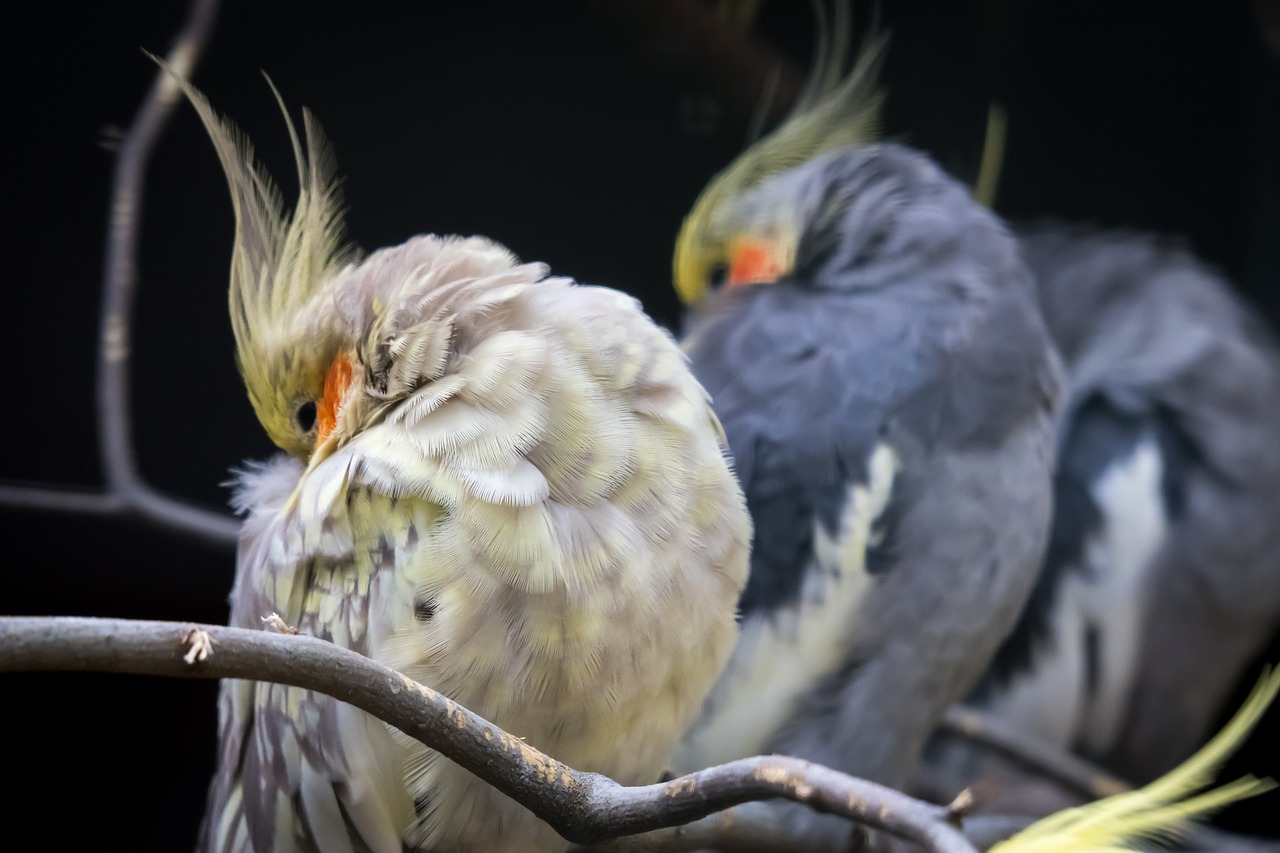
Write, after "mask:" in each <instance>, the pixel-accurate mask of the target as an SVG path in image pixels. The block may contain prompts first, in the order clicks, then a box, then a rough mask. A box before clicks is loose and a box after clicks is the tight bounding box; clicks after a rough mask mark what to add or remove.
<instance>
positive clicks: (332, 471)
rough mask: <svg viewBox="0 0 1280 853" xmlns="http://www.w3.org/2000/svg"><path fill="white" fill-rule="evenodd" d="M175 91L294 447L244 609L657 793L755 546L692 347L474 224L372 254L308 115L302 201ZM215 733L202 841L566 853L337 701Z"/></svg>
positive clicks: (240, 696) (247, 618) (258, 539)
mask: <svg viewBox="0 0 1280 853" xmlns="http://www.w3.org/2000/svg"><path fill="white" fill-rule="evenodd" d="M182 86H183V88H184V90H185V92H186V94H187V96H188V97H189V98H190V100H191V101H192V103H193V104H194V105H195V107H196V110H197V111H198V112H199V114H200V117H201V119H202V120H203V122H204V124H205V127H206V128H207V130H208V132H209V134H210V135H211V137H212V138H213V142H214V146H215V148H216V149H217V152H218V155H219V158H220V159H221V161H222V166H223V168H224V170H225V171H226V175H227V179H228V182H229V184H230V188H231V195H232V199H233V201H234V205H235V213H236V237H235V248H234V252H233V256H232V268H231V291H230V307H231V319H232V325H233V327H234V331H235V338H236V346H237V354H238V361H239V365H240V370H241V373H242V374H243V377H244V381H245V385H246V386H247V389H248V393H249V398H250V400H251V401H252V404H253V407H254V410H255V411H256V413H257V415H258V418H259V420H260V421H261V422H262V425H263V427H264V428H265V429H266V431H267V433H268V434H269V435H270V437H271V439H272V440H273V441H274V442H275V443H276V444H277V445H278V446H279V447H280V448H281V449H282V450H283V451H284V452H285V453H284V455H282V456H280V457H279V458H276V459H274V460H272V461H270V462H266V463H264V464H261V465H256V466H252V467H251V468H250V469H249V470H248V471H246V472H244V473H242V474H241V475H240V482H239V486H238V490H237V496H236V502H237V505H238V508H239V509H240V510H241V511H242V512H244V513H245V514H246V516H247V518H246V520H245V522H244V528H243V534H242V538H241V542H240V549H239V558H238V565H237V569H236V580H235V588H234V591H233V592H232V599H231V623H232V624H233V625H237V626H241V627H261V626H262V620H263V617H265V616H267V615H268V614H271V613H276V614H278V615H279V616H280V617H281V618H282V619H283V620H284V621H285V622H287V623H288V624H290V625H292V626H294V627H296V628H297V629H299V630H300V631H301V632H303V633H306V634H311V635H314V636H317V637H321V638H324V639H328V640H331V641H332V642H334V643H336V644H339V645H341V646H344V647H347V648H350V649H354V650H355V651H358V652H361V653H363V654H366V655H368V656H370V657H372V658H374V659H376V660H379V661H381V662H382V663H385V664H387V665H389V666H391V667H394V668H396V669H398V670H400V671H402V672H404V673H405V674H406V675H408V676H410V677H412V678H414V679H416V680H418V681H420V682H422V683H424V684H427V685H429V686H431V687H433V688H435V689H436V690H439V691H440V692H442V693H443V694H445V695H447V696H449V697H451V698H453V699H455V700H457V701H458V702H460V703H462V704H464V705H465V706H467V707H468V708H470V709H472V710H474V711H476V712H477V713H479V714H481V715H482V716H484V717H485V718H487V719H489V720H491V721H493V722H494V723H496V724H497V725H499V726H501V727H503V728H505V729H506V730H508V731H510V732H512V733H514V734H516V735H519V736H521V737H522V738H523V739H525V740H526V741H528V743H530V744H531V745H533V746H536V747H537V748H539V749H541V750H543V751H545V752H547V753H549V754H551V755H553V756H555V757H556V758H557V759H560V760H562V761H564V762H566V763H568V764H569V765H571V766H573V767H575V768H579V769H582V770H592V771H598V772H601V773H604V774H607V775H609V776H610V777H612V778H614V779H616V780H618V781H620V782H623V783H629V784H636V783H650V782H656V781H657V780H658V777H659V775H660V773H661V772H662V771H663V770H664V769H665V768H666V766H667V762H668V757H669V753H670V751H671V748H672V746H673V744H674V743H675V742H676V739H677V738H678V737H679V736H680V733H681V732H682V731H683V730H684V729H685V727H686V726H687V725H688V723H689V722H690V720H691V719H692V718H693V717H694V715H696V714H697V713H698V711H699V709H700V707H701V704H702V701H703V699H704V697H705V696H706V694H707V692H708V691H709V690H710V689H711V686H712V684H713V682H714V680H715V678H716V676H717V675H718V673H719V672H720V670H721V668H722V666H723V665H724V662H725V661H726V659H727V658H728V655H729V653H730V651H731V649H732V647H733V644H734V640H735V638H736V636H737V630H736V622H735V619H736V608H735V606H736V603H737V600H738V597H739V593H740V591H741V589H742V586H743V583H744V581H745V578H746V573H747V560H748V550H749V543H750V519H749V516H748V515H747V512H746V509H745V505H744V501H743V496H742V494H741V490H740V489H739V487H738V485H737V482H736V480H735V478H734V475H733V473H732V470H731V467H730V464H729V461H728V458H727V455H726V451H725V446H724V437H723V432H722V430H721V427H720V425H719V423H718V421H717V420H716V417H715V415H714V414H713V413H712V410H711V408H710V406H709V403H708V401H707V397H706V393H705V392H704V391H703V389H702V387H701V386H700V385H699V384H698V382H697V381H696V380H695V379H694V378H693V375H692V374H691V373H690V371H689V369H688V366H687V363H686V360H685V357H684V355H683V354H682V353H681V352H680V350H679V348H678V347H677V346H676V344H675V342H674V340H673V339H672V338H671V337H670V335H669V334H668V333H666V332H665V331H663V330H662V329H660V328H659V327H658V326H656V325H655V324H654V323H653V322H652V321H650V320H649V319H648V318H647V317H646V316H645V314H644V313H643V312H642V311H641V309H640V307H639V305H638V303H637V302H636V301H635V300H634V299H631V298H630V297H628V296H625V295H623V294H621V293H618V292H616V291H613V290H609V289H606V288H602V287H586V286H580V285H577V284H574V283H573V282H572V281H570V280H568V279H564V278H550V277H548V275H547V269H546V268H545V267H544V266H543V265H541V264H521V263H518V262H517V261H516V259H515V258H514V257H513V256H512V255H511V253H510V252H508V251H507V250H506V249H504V248H503V247H502V246H500V245H498V244H497V243H494V242H492V241H490V240H487V239H484V238H480V237H472V238H467V239H462V238H458V237H440V236H435V235H422V236H417V237H414V238H412V239H410V240H409V241H408V242H406V243H404V244H402V245H399V246H396V247H393V248H387V249H382V250H380V251H377V252H374V253H373V254H371V255H369V256H368V257H366V258H364V259H363V260H361V259H359V258H358V257H357V255H356V254H355V253H354V252H353V251H352V250H349V249H346V248H344V247H343V241H342V230H341V229H342V216H341V213H340V209H339V202H338V198H337V191H336V184H335V180H334V178H333V172H332V169H331V167H330V157H329V154H328V151H327V146H326V145H325V143H324V142H323V140H322V138H321V135H320V132H319V130H318V129H317V127H316V126H315V124H314V122H313V121H312V119H311V116H310V115H309V114H307V116H306V134H305V135H306V143H305V153H304V150H303V144H302V143H301V142H300V141H299V139H298V136H297V134H296V133H295V131H294V129H293V126H292V124H290V126H289V132H290V135H291V137H292V138H293V143H294V151H295V156H296V158H297V161H298V170H299V181H300V184H301V193H300V196H299V199H298V204H297V208H296V210H295V211H294V212H293V213H292V215H289V214H287V213H285V212H284V211H283V209H282V205H281V203H280V200H279V195H278V194H277V192H276V191H275V189H274V188H273V185H272V184H271V182H270V180H269V178H268V177H267V175H266V174H265V173H264V172H263V171H261V170H260V169H259V168H258V167H257V166H256V165H255V164H254V161H253V157H252V152H251V150H250V148H249V146H248V145H247V144H246V143H243V142H240V141H239V136H238V134H237V132H236V130H235V129H234V128H233V127H232V126H231V125H230V124H229V123H225V122H223V121H221V120H220V119H219V118H218V117H217V116H216V115H215V113H214V112H213V110H212V109H211V107H210V106H209V104H208V102H207V101H206V100H205V99H204V98H203V97H202V96H201V95H199V94H198V93H197V92H195V91H194V90H193V89H192V88H191V87H190V86H189V84H187V83H185V82H183V83H182ZM282 109H283V106H282ZM287 118H288V116H287V113H286V120H287ZM220 718H221V722H220V747H219V748H220V760H219V766H218V770H217V774H216V776H215V778H214V780H213V782H212V786H211V790H210V795H209V804H208V812H207V815H206V819H205V824H204V827H203V839H202V845H203V847H204V848H206V849H209V850H227V851H230V850H235V851H241V850H256V851H268V850H322V851H352V850H361V851H387V853H390V851H395V853H399V852H400V851H402V850H449V851H484V852H485V853H491V851H538V850H558V849H563V848H564V847H565V842H564V841H563V840H562V839H561V838H559V837H558V836H557V835H556V834H555V832H554V831H552V830H551V829H550V828H549V827H548V826H546V825H545V824H543V823H541V822H540V821H539V820H537V819H536V818H534V817H533V816H532V815H531V814H529V813H528V812H526V811H525V810H524V809H523V808H521V807H520V806H518V805H517V804H516V803H515V802H514V801H512V800H510V799H508V798H507V797H505V796H504V795H502V794H500V793H498V792H497V791H496V790H494V789H493V788H491V787H490V786H489V785H487V784H485V783H483V782H481V781H479V780H478V779H477V778H475V777H474V776H472V775H471V774H469V773H468V772H467V771H465V770H463V769H462V768H461V767H459V766H457V765H455V764H454V763H452V762H451V761H448V760H442V759H441V758H440V756H439V755H438V754H437V753H434V752H433V751H431V750H429V749H427V748H425V747H424V746H422V745H421V744H419V743H417V742H414V741H410V740H408V739H406V738H404V737H403V736H402V735H399V734H398V733H397V732H394V731H392V730H391V729H390V728H389V727H388V726H386V725H385V724H383V723H381V722H379V721H378V720H376V719H374V718H372V717H370V716H368V715H366V714H364V713H363V712H361V711H359V710H357V709H355V708H353V707H352V706H349V705H346V704H344V703H342V702H340V701H337V700H335V699H332V698H330V697H328V696H324V695H320V694H317V693H312V692H309V691H306V690H301V689H297V688H292V687H286V686H281V685H276V684H267V683H259V682H250V681H227V682H225V683H224V684H223V686H222V695H221V703H220Z"/></svg>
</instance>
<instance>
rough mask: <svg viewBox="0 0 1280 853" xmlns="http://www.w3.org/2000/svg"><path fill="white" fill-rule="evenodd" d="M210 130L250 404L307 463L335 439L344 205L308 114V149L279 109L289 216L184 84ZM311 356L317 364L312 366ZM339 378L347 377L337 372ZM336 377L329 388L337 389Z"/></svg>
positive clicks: (227, 128) (350, 256) (248, 148)
mask: <svg viewBox="0 0 1280 853" xmlns="http://www.w3.org/2000/svg"><path fill="white" fill-rule="evenodd" d="M179 84H180V85H181V86H182V88H183V91H184V93H185V94H186V95H187V97H188V98H189V99H190V101H191V103H192V104H193V105H194V106H195V108H196V110H197V112H199V114H200V118H201V120H202V121H203V122H204V124H205V126H206V127H207V128H209V130H210V134H211V136H212V138H213V143H214V147H215V149H216V150H217V152H218V159H219V160H221V161H222V167H223V169H224V170H225V172H226V175H227V182H228V184H229V185H230V188H231V199H232V203H233V205H234V207H235V213H236V234H235V246H234V249H233V250H232V258H231V287H230V308H231V324H232V329H233V330H234V332H235V338H236V351H237V352H236V354H237V361H238V363H239V365H240V372H241V374H242V375H243V377H244V381H245V386H246V388H247V390H248V392H249V399H250V400H251V401H252V403H253V408H254V411H255V412H256V413H257V415H258V419H259V420H260V421H261V422H262V425H263V427H264V428H265V429H266V430H267V434H268V435H269V436H270V437H271V440H272V441H273V442H275V444H276V445H277V446H279V447H280V448H281V449H283V450H285V451H286V452H288V453H290V454H292V455H294V456H298V457H304V458H305V457H306V456H308V455H310V453H311V452H312V450H313V449H314V448H315V447H316V445H317V444H318V443H319V442H318V439H323V438H324V437H325V436H324V435H322V434H321V433H324V432H325V430H326V428H327V429H328V430H330V431H331V430H332V428H333V426H334V423H333V415H334V412H333V408H334V407H335V406H336V404H337V402H338V401H337V400H330V401H328V404H329V410H326V409H325V408H324V406H323V405H322V404H323V403H324V390H325V384H326V378H327V377H328V375H329V372H330V370H331V365H332V364H333V359H334V358H335V357H336V356H337V355H338V342H337V340H336V339H335V336H334V330H331V329H327V328H325V324H324V319H325V317H326V316H327V315H329V314H330V313H332V308H333V306H332V304H331V302H330V301H329V300H326V299H325V293H326V286H328V285H329V284H330V283H331V282H332V281H333V280H334V275H335V273H336V272H337V271H338V270H339V269H341V268H342V267H343V266H345V265H347V264H349V263H351V262H354V261H355V260H357V259H358V253H357V252H356V251H355V250H354V249H353V248H351V247H348V246H345V245H344V235H343V222H342V210H341V196H340V193H339V190H338V181H337V178H336V177H335V173H334V166H333V156H332V152H331V151H330V149H329V145H328V142H327V141H326V140H325V138H324V134H323V133H322V132H321V130H320V128H319V126H318V125H317V124H316V122H315V119H314V118H313V116H312V115H311V113H310V111H307V110H304V111H303V126H304V129H305V137H306V148H305V151H304V148H303V143H302V141H301V140H299V138H298V134H297V131H296V129H295V128H294V125H293V122H292V121H291V120H290V119H289V114H288V112H287V111H286V110H285V108H284V102H283V101H282V100H281V99H280V96H279V93H278V92H277V91H276V89H275V87H274V86H272V92H273V93H275V95H276V98H277V100H278V101H280V107H281V111H282V112H284V116H285V121H286V123H287V125H288V129H289V137H290V140H291V141H292V143H293V150H294V156H295V158H296V161H297V166H298V184H299V194H298V204H297V207H296V209H295V210H294V212H293V214H292V215H289V214H287V213H285V211H284V206H283V202H282V200H281V197H280V193H279V191H278V190H277V189H276V186H275V183H274V182H273V181H272V180H271V177H270V176H269V175H267V174H266V173H265V172H263V171H262V170H261V169H260V168H258V167H257V166H256V165H255V163H254V156H253V147H252V145H250V143H249V142H248V140H246V139H244V138H243V136H242V135H241V134H240V133H239V132H238V131H237V130H236V128H235V127H234V126H233V125H231V124H229V123H226V124H224V123H223V122H222V121H220V120H219V119H218V117H217V115H216V114H215V113H214V111H213V108H212V107H211V106H210V105H209V102H208V100H207V99H206V98H205V97H204V96H203V95H201V94H200V93H199V92H197V91H195V90H194V89H193V88H191V86H190V85H188V84H187V83H186V81H183V80H179ZM309 355H314V356H319V357H318V358H307V356H309ZM337 370H338V371H341V370H343V368H341V367H339V368H337ZM339 378H340V377H339V376H337V375H334V376H333V377H332V379H331V381H330V384H331V386H332V387H335V388H336V385H337V380H338V379H339Z"/></svg>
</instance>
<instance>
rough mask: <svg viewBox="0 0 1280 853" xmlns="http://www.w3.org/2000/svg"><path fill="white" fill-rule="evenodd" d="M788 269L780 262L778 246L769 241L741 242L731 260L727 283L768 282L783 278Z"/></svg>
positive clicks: (734, 284)
mask: <svg viewBox="0 0 1280 853" xmlns="http://www.w3.org/2000/svg"><path fill="white" fill-rule="evenodd" d="M785 272H786V270H784V269H783V268H782V264H781V263H779V262H778V253H777V250H776V247H775V246H774V245H773V244H772V243H769V242H763V241H762V242H751V243H739V244H738V245H737V246H735V247H734V250H733V256H732V258H731V259H730V262H729V276H728V278H727V279H726V284H728V285H729V286H730V287H738V286H740V285H746V284H768V283H769V282H773V281H777V280H778V279H780V278H782V276H783V275H784V274H785Z"/></svg>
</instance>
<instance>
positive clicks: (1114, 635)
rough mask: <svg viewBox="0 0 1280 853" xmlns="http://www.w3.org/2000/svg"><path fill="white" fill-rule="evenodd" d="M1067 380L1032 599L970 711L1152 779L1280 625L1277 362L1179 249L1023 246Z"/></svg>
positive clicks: (1213, 712)
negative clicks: (1052, 498)
mask: <svg viewBox="0 0 1280 853" xmlns="http://www.w3.org/2000/svg"><path fill="white" fill-rule="evenodd" d="M1022 250H1023V254H1024V256H1025V258H1026V260H1027V262H1028V264H1029V265H1030V267H1031V269H1032V270H1033V272H1034V273H1035V274H1036V277H1037V281H1038V285H1039V293H1040V302H1041V305H1042V307H1043V311H1044V315H1045V318H1046V320H1047V323H1048V326H1049V329H1050V332H1051V333H1052V335H1053V337H1054V339H1055V341H1056V342H1057V344H1058V346H1059V347H1060V349H1061V351H1062V353H1063V356H1064V359H1065V361H1066V364H1067V367H1068V373H1069V388H1070V393H1069V397H1068V401H1069V402H1068V405H1067V406H1066V407H1065V408H1064V417H1063V421H1062V426H1061V434H1060V438H1059V443H1060V445H1061V463H1060V471H1059V473H1058V476H1057V482H1056V495H1057V509H1056V513H1055V518H1054V525H1053V534H1052V539H1051V546H1050V548H1049V551H1048V555H1047V558H1046V563H1045V569H1044V573H1043V577H1042V579H1041V581H1040V583H1039V585H1038V587H1037V589H1036V592H1035V594H1034V597H1033V599H1032V603H1031V605H1030V606H1029V608H1028V609H1027V611H1026V613H1025V615H1024V616H1023V618H1022V620H1021V621H1020V623H1019V627H1018V629H1017V630H1016V631H1015V632H1014V634H1013V635H1012V636H1011V637H1010V639H1009V640H1008V642H1007V643H1006V644H1005V646H1004V648H1003V649H1002V650H1001V652H1000V654H999V656H998V657H997V659H996V663H995V665H994V666H993V669H992V671H991V673H990V674H989V675H988V676H987V677H986V678H985V679H984V682H983V684H982V686H981V688H980V689H979V691H978V693H977V694H976V695H975V697H974V702H975V703H976V704H979V705H980V706H982V707H985V708H987V709H988V710H990V711H992V712H994V713H996V714H998V715H1000V716H1002V717H1005V718H1007V719H1009V720H1010V721H1012V722H1014V723H1016V724H1017V725H1019V726H1020V727H1021V728H1023V729H1024V730H1026V731H1028V732H1031V733H1034V734H1036V735H1039V736H1040V737H1042V738H1044V739H1045V740H1047V741H1049V742H1052V743H1055V744H1058V745H1061V746H1063V747H1066V748H1070V749H1074V750H1077V751H1079V752H1081V753H1083V754H1085V755H1087V756H1089V757H1091V758H1093V759H1096V760H1097V761H1099V762H1101V763H1102V764H1104V765H1105V766H1107V767H1108V768H1110V769H1111V770H1113V771H1114V772H1116V773H1118V774H1120V775H1122V776H1123V777H1125V778H1127V779H1130V780H1132V781H1134V782H1138V783H1141V782H1145V781H1147V780H1149V779H1151V778H1153V777H1155V776H1156V775H1158V774H1160V773H1162V772H1164V771H1166V770H1168V769H1169V768H1171V767H1173V766H1174V765H1175V764H1177V763H1178V762H1180V761H1181V760H1182V759H1184V758H1185V757H1186V756H1188V755H1189V754H1190V753H1191V752H1192V751H1193V750H1194V749H1195V747H1196V746H1198V745H1199V744H1200V743H1202V742H1203V740H1204V739H1206V738H1207V737H1208V735H1209V734H1211V731H1212V726H1213V724H1214V722H1215V720H1216V717H1217V715H1218V714H1220V713H1222V711H1223V710H1224V704H1225V703H1226V702H1227V701H1228V699H1229V698H1230V691H1231V690H1232V689H1233V687H1234V686H1235V685H1236V684H1237V683H1238V681H1239V679H1240V678H1241V677H1242V676H1245V675H1246V673H1245V670H1244V668H1245V667H1246V666H1247V665H1248V664H1249V663H1250V662H1251V661H1252V660H1253V659H1254V657H1255V656H1256V655H1257V654H1258V653H1259V652H1260V651H1261V649H1262V647H1263V645H1264V644H1265V643H1266V641H1267V639H1268V637H1269V636H1270V635H1271V633H1272V631H1273V630H1274V629H1275V628H1276V627H1277V625H1278V624H1280V349H1278V348H1277V345H1276V342H1275V339H1274V337H1273V335H1272V333H1271V332H1270V330H1268V329H1266V328H1265V327H1264V325H1263V323H1262V322H1261V321H1260V319H1259V318H1258V317H1257V316H1256V315H1254V314H1253V313H1252V311H1251V310H1250V309H1249V308H1248V307H1246V306H1245V305H1243V304H1242V303H1241V302H1240V301H1239V299H1238V298H1237V297H1236V296H1235V295H1234V294H1233V292H1232V290H1231V288H1230V286H1229V284H1228V283H1227V282H1226V281H1225V280H1224V279H1223V278H1222V276H1221V275H1220V274H1218V273H1217V272H1215V271H1214V270H1212V269H1210V268H1209V267H1207V266H1206V265H1204V264H1202V263H1201V262H1199V261H1198V260H1196V259H1195V258H1194V257H1193V256H1192V255H1191V254H1190V253H1189V252H1188V251H1186V250H1185V249H1183V248H1182V247H1180V246H1177V245H1174V244H1172V243H1170V242H1169V241H1161V240H1159V239H1156V238H1154V237H1151V236H1147V235H1142V234H1136V233H1130V232H1106V231H1097V230H1093V229H1088V228H1079V227H1076V228H1072V227H1066V226H1061V225H1041V226H1037V227H1034V228H1029V229H1027V230H1026V231H1025V232H1024V233H1023V235H1022Z"/></svg>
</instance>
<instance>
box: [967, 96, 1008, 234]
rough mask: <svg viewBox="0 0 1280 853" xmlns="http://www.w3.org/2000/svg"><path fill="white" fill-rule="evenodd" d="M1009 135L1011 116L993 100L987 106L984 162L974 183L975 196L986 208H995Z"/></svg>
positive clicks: (979, 167)
mask: <svg viewBox="0 0 1280 853" xmlns="http://www.w3.org/2000/svg"><path fill="white" fill-rule="evenodd" d="M1008 135H1009V118H1008V115H1007V114H1006V113H1005V111H1004V107H1002V106H1000V105H999V104H997V103H996V102H995V101H992V102H991V106H990V107H988V108H987V138H986V140H985V141H984V142H983V145H982V163H981V164H980V165H979V166H978V179H977V181H975V182H974V185H973V198H974V200H975V201H977V202H978V204H980V205H982V206H983V207H985V208H988V209H993V208H994V207H995V204H996V193H998V192H999V191H1000V171H1001V169H1002V168H1003V167H1004V142H1005V139H1006V137H1008Z"/></svg>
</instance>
